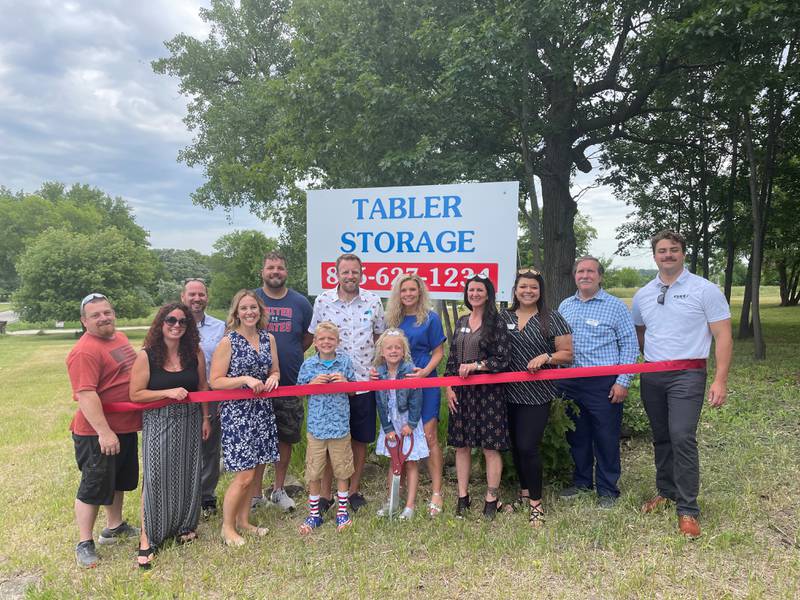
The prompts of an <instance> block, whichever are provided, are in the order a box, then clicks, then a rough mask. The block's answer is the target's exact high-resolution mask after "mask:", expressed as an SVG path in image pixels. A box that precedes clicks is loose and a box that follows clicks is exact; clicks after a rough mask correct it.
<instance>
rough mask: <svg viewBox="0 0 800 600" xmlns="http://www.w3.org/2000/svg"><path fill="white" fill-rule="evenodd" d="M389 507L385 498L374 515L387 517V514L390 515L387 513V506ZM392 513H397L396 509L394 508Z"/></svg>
mask: <svg viewBox="0 0 800 600" xmlns="http://www.w3.org/2000/svg"><path fill="white" fill-rule="evenodd" d="M390 507H391V505H390V504H389V501H388V500H387V501H386V502H384V503H383V506H381V507H380V508H379V509H378V510H377V511H376V512H375V515H377V516H378V517H388V516H390V514H389V508H390ZM393 514H397V509H395V511H394V513H393Z"/></svg>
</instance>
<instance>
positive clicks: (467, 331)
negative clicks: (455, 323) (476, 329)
mask: <svg viewBox="0 0 800 600" xmlns="http://www.w3.org/2000/svg"><path fill="white" fill-rule="evenodd" d="M459 331H461V333H472V329H470V328H469V327H462V328H461V329H460V330H459Z"/></svg>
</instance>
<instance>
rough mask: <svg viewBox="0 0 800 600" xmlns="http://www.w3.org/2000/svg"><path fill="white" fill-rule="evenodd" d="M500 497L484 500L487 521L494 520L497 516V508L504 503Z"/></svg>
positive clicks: (484, 514)
mask: <svg viewBox="0 0 800 600" xmlns="http://www.w3.org/2000/svg"><path fill="white" fill-rule="evenodd" d="M498 502H500V501H499V500H498V499H494V500H484V501H483V518H484V519H486V520H487V521H494V518H495V517H496V516H497V509H498V508H502V506H503V504H502V503H500V504H498Z"/></svg>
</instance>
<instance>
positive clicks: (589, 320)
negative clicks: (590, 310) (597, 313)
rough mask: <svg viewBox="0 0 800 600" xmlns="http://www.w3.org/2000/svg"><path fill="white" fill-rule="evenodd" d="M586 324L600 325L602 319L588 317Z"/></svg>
mask: <svg viewBox="0 0 800 600" xmlns="http://www.w3.org/2000/svg"><path fill="white" fill-rule="evenodd" d="M586 324H587V325H591V326H592V327H597V326H598V325H600V321H598V320H597V319H586Z"/></svg>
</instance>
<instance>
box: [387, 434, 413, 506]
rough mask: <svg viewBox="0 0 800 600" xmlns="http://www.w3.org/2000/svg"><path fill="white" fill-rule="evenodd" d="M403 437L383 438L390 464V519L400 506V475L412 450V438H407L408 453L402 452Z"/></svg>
mask: <svg viewBox="0 0 800 600" xmlns="http://www.w3.org/2000/svg"><path fill="white" fill-rule="evenodd" d="M405 439H406V438H405V436H402V435H395V436H394V438H393V439H390V438H389V437H388V436H387V437H386V438H384V444H385V445H386V450H387V451H388V452H389V458H390V459H391V462H392V487H391V490H390V491H389V515H388V516H389V518H390V519H391V518H392V517H393V516H394V514H395V513H396V512H397V511H398V508H399V506H400V475H401V474H402V472H403V464H404V463H405V462H406V460H408V457H409V456H410V455H411V451H412V450H413V449H414V436H413V435H410V436H408V441H409V444H408V452H405V453H404V452H403V442H404V441H405Z"/></svg>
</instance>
